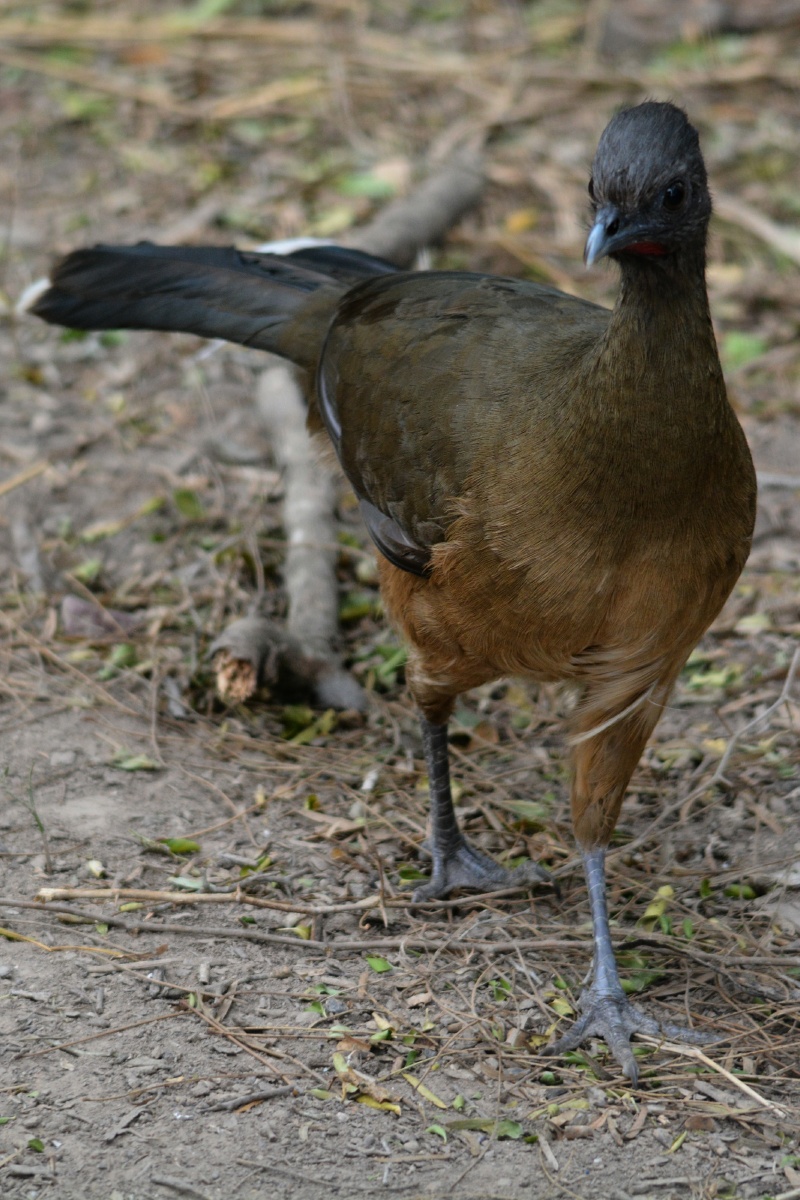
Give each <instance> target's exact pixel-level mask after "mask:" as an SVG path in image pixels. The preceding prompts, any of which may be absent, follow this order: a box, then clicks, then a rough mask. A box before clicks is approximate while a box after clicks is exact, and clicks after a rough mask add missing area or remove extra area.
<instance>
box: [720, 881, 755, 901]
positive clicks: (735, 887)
mask: <svg viewBox="0 0 800 1200" xmlns="http://www.w3.org/2000/svg"><path fill="white" fill-rule="evenodd" d="M725 895H726V896H727V897H728V899H729V900H755V898H756V893H755V889H754V888H752V887H751V886H750V884H749V883H730V884H728V886H727V887H726V888H725Z"/></svg>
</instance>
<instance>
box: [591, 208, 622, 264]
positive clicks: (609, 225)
mask: <svg viewBox="0 0 800 1200" xmlns="http://www.w3.org/2000/svg"><path fill="white" fill-rule="evenodd" d="M619 227H620V214H619V211H618V210H617V209H616V208H615V207H614V206H613V204H609V205H607V206H606V207H605V208H601V209H600V211H599V212H598V214H597V216H596V218H595V222H594V225H593V226H592V228H591V230H590V232H589V236H588V238H587V239H586V248H585V250H584V252H583V261H584V262H585V263H586V266H587V267H593V266H594V264H595V263H596V262H597V260H598V259H599V258H604V257H605V255H606V254H608V252H609V250H610V249H611V248H612V247H611V243H612V242H613V241H616V237H615V235H616V234H617V233H618V231H619Z"/></svg>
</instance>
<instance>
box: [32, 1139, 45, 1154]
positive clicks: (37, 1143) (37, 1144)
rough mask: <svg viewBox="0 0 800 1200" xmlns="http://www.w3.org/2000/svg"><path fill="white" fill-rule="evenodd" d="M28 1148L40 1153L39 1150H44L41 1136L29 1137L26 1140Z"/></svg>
mask: <svg viewBox="0 0 800 1200" xmlns="http://www.w3.org/2000/svg"><path fill="white" fill-rule="evenodd" d="M28 1149H29V1150H36V1151H38V1153H40V1154H41V1152H42V1151H43V1150H44V1142H43V1141H42V1139H41V1138H30V1139H29V1141H28Z"/></svg>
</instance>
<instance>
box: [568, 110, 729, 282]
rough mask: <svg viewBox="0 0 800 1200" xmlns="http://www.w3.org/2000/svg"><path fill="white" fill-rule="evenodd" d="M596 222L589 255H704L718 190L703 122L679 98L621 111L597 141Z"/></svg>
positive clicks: (592, 188)
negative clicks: (709, 172)
mask: <svg viewBox="0 0 800 1200" xmlns="http://www.w3.org/2000/svg"><path fill="white" fill-rule="evenodd" d="M589 195H590V196H591V201H592V214H593V227H592V230H591V232H590V234H589V237H588V239H587V242H586V252H585V259H586V263H587V265H588V266H591V265H592V264H593V263H594V262H596V261H597V260H598V259H599V258H603V257H604V256H605V255H610V256H611V257H612V258H619V259H620V261H624V262H628V261H630V260H642V261H645V262H648V263H650V262H652V263H657V262H660V261H662V260H663V263H664V265H666V262H667V261H668V260H674V259H675V258H682V257H684V255H683V254H682V253H681V252H686V256H688V257H691V258H697V257H698V256H699V257H700V258H701V259H702V258H703V256H704V251H705V241H706V233H707V229H708V221H709V217H710V216H711V196H710V194H709V191H708V179H707V176H706V168H705V163H704V162H703V155H702V153H701V150H700V140H699V138H698V135H697V130H696V129H695V128H694V126H693V125H692V124H691V123H690V122H689V119H688V118H687V116H686V113H685V112H683V110H682V109H680V108H678V107H677V106H676V105H674V104H666V103H658V102H656V101H647V102H646V103H644V104H638V105H637V106H636V107H635V108H626V109H623V110H622V111H621V112H618V113H617V114H616V116H614V117H613V118H612V120H611V121H610V122H609V124H608V125H607V126H606V128H605V130H604V132H603V135H602V137H601V138H600V141H599V143H598V146H597V152H596V153H595V156H594V161H593V163H592V174H591V178H590V181H589Z"/></svg>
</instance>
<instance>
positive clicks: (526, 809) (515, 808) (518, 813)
mask: <svg viewBox="0 0 800 1200" xmlns="http://www.w3.org/2000/svg"><path fill="white" fill-rule="evenodd" d="M502 807H503V808H506V809H508V811H509V812H512V813H513V814H514V816H515V817H516V818H517V824H519V825H523V826H537V827H538V826H541V825H542V824H543V823H544V822H545V821H546V820H547V817H548V811H547V808H546V807H545V806H544V805H543V804H537V803H536V802H535V801H533V800H506V801H504V802H503V805H502Z"/></svg>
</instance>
